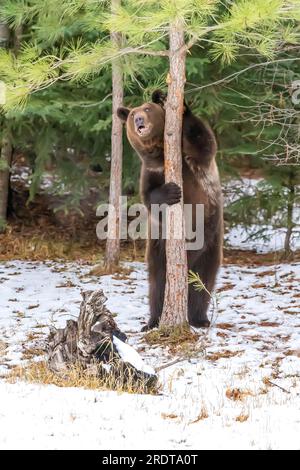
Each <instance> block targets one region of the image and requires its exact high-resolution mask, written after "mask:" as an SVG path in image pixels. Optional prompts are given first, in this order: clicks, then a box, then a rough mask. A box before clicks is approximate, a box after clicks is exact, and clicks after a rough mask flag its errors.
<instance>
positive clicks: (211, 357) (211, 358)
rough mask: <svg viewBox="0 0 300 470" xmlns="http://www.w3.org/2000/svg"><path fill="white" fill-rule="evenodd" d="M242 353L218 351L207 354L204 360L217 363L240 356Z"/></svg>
mask: <svg viewBox="0 0 300 470" xmlns="http://www.w3.org/2000/svg"><path fill="white" fill-rule="evenodd" d="M243 352H244V351H229V350H228V349H226V350H225V351H218V352H214V353H209V354H207V356H206V359H208V360H209V361H218V360H219V359H228V358H230V357H234V356H240V355H242V354H243Z"/></svg>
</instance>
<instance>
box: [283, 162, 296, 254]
mask: <svg viewBox="0 0 300 470" xmlns="http://www.w3.org/2000/svg"><path fill="white" fill-rule="evenodd" d="M288 190H289V194H288V201H287V230H286V234H285V240H284V252H285V253H284V254H285V256H286V257H287V256H289V254H290V253H291V238H292V233H293V228H294V222H293V214H294V204H295V181H294V175H293V171H291V173H290V175H289V184H288Z"/></svg>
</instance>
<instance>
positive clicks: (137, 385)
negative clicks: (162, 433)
mask: <svg viewBox="0 0 300 470" xmlns="http://www.w3.org/2000/svg"><path fill="white" fill-rule="evenodd" d="M5 378H6V380H7V381H8V382H9V383H16V382H17V381H19V380H24V381H26V382H30V383H38V384H43V385H56V386H57V387H79V388H84V389H91V390H114V391H117V392H127V393H139V394H145V393H151V394H157V393H158V391H159V387H158V385H157V384H155V385H151V386H149V385H148V384H147V383H146V380H145V381H143V380H141V379H139V380H136V378H135V377H134V376H133V374H131V375H130V373H127V377H126V379H125V375H122V376H120V375H119V376H117V375H115V374H105V375H103V376H99V375H97V374H95V373H94V371H93V372H92V373H89V371H88V370H86V369H84V368H83V367H82V366H81V365H80V364H75V365H73V366H70V367H69V368H68V369H67V370H66V371H64V372H63V373H60V374H56V373H54V372H52V371H51V370H50V369H49V366H48V363H47V361H44V360H42V361H38V362H29V363H28V364H27V365H26V366H16V367H13V368H12V369H11V371H10V372H9V374H8V375H6V376H5Z"/></svg>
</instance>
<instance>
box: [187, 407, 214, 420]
mask: <svg viewBox="0 0 300 470" xmlns="http://www.w3.org/2000/svg"><path fill="white" fill-rule="evenodd" d="M208 416H209V415H208V411H207V409H206V407H205V406H203V407H202V408H201V411H200V413H199V415H198V416H197V418H196V419H194V421H192V422H191V423H190V424H195V423H198V422H199V421H202V420H203V419H207V418H208Z"/></svg>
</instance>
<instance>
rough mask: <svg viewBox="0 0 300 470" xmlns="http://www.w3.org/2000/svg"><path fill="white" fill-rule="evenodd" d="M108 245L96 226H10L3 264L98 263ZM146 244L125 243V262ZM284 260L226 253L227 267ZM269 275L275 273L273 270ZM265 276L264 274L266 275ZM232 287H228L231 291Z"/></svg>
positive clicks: (2, 237) (2, 245)
mask: <svg viewBox="0 0 300 470" xmlns="http://www.w3.org/2000/svg"><path fill="white" fill-rule="evenodd" d="M104 249H105V243H103V242H99V240H98V239H97V237H96V234H95V230H94V227H93V226H92V227H89V228H88V230H87V229H86V227H85V228H84V229H83V228H81V229H79V228H78V230H77V229H76V233H70V230H69V229H66V230H64V228H62V227H60V226H57V225H54V224H53V223H52V224H51V223H49V221H45V222H44V223H43V224H42V225H40V226H37V225H36V224H33V223H32V224H31V225H30V224H29V223H28V225H25V224H24V222H22V221H16V222H11V223H9V224H8V226H7V228H6V231H5V233H3V234H2V233H1V234H0V261H12V260H15V259H20V260H30V261H43V260H48V259H50V260H58V259H59V260H66V261H74V260H85V261H87V262H91V263H96V262H99V260H101V259H103V257H104ZM144 253H145V242H144V241H139V242H131V241H129V242H123V243H122V244H121V259H122V260H123V261H124V260H126V261H128V260H131V261H132V260H138V261H143V260H144ZM279 260H280V255H279V254H278V253H266V254H257V253H255V252H253V251H250V250H248V251H247V250H232V249H230V250H229V249H225V250H224V264H225V265H226V264H239V265H241V266H243V265H250V266H251V265H252V266H261V265H270V266H271V265H274V264H277V263H278V261H279ZM293 261H300V250H298V251H296V252H295V253H293ZM265 273H268V274H270V275H271V274H274V272H273V271H270V272H268V271H266V272H265ZM265 273H262V275H266V274H265ZM229 288H231V287H229V286H228V289H229Z"/></svg>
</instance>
